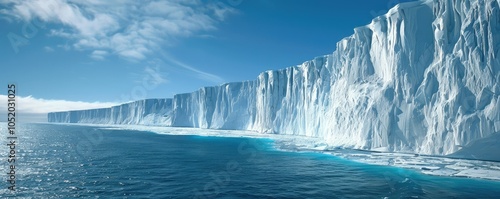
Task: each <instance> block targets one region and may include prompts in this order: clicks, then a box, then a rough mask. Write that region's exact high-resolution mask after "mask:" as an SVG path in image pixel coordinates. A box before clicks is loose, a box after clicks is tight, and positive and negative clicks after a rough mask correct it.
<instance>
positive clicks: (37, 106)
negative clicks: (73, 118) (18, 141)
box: [0, 95, 119, 114]
mask: <svg viewBox="0 0 500 199" xmlns="http://www.w3.org/2000/svg"><path fill="white" fill-rule="evenodd" d="M0 101H4V102H6V101H7V96H6V95H0ZM118 104H119V103H110V102H81V101H66V100H50V99H40V98H34V97H32V96H27V97H21V96H16V108H17V112H20V113H24V114H47V113H49V112H58V111H68V110H85V109H95V108H106V107H111V106H115V105H118ZM6 110H7V103H0V112H1V111H6Z"/></svg>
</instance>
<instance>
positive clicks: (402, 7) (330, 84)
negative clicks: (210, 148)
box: [49, 0, 500, 155]
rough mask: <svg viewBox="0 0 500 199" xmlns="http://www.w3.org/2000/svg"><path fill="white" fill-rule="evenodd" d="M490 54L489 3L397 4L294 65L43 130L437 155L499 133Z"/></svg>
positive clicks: (71, 118) (495, 25) (75, 114)
mask: <svg viewBox="0 0 500 199" xmlns="http://www.w3.org/2000/svg"><path fill="white" fill-rule="evenodd" d="M499 49H500V7H499V1H497V0H434V1H432V0H427V1H417V2H410V3H403V4H399V5H397V6H396V7H394V8H392V9H391V10H390V11H389V12H388V13H387V14H385V15H383V16H379V17H377V18H375V19H373V21H372V22H371V23H370V24H369V25H366V26H363V27H358V28H356V29H354V34H353V35H352V36H350V37H347V38H345V39H343V40H341V41H340V42H338V43H337V46H336V50H335V52H333V53H332V54H329V55H326V56H322V57H317V58H315V59H314V60H312V61H308V62H305V63H303V64H302V65H298V66H293V67H289V68H285V69H282V70H277V71H266V72H263V73H261V74H260V75H259V76H258V77H257V80H254V81H247V82H240V83H228V84H223V85H220V86H214V87H204V88H202V89H200V90H198V91H195V92H192V93H187V94H178V95H175V96H174V99H173V100H172V102H171V103H170V101H169V100H168V99H165V100H153V101H151V100H145V101H139V102H134V103H130V104H125V105H122V106H117V107H112V108H109V109H97V110H85V111H69V112H59V113H50V114H49V122H70V123H113V124H157V125H166V126H184V127H200V128H213V129H245V130H254V131H258V132H262V133H278V134H293V135H304V136H313V137H320V138H323V139H324V140H325V141H326V142H327V143H328V144H329V145H331V146H343V147H352V148H358V149H368V150H371V149H384V150H388V151H403V152H412V153H421V154H439V155H445V154H451V153H454V152H456V151H459V150H460V149H461V148H462V147H467V146H468V145H470V144H471V143H473V142H476V141H478V140H481V139H488V138H489V137H490V136H493V135H497V132H499V131H500V95H499V94H500V85H499V83H500V82H499V78H500V73H499V70H500V63H499V61H500V59H499Z"/></svg>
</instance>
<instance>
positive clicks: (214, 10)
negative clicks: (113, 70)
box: [0, 0, 236, 60]
mask: <svg viewBox="0 0 500 199" xmlns="http://www.w3.org/2000/svg"><path fill="white" fill-rule="evenodd" d="M0 5H3V6H4V7H5V9H1V10H0V14H2V15H5V16H10V18H16V19H21V20H25V21H30V20H34V19H40V20H41V21H42V22H46V23H53V24H61V25H62V26H61V28H60V29H54V30H51V31H50V35H52V36H58V37H64V38H66V39H68V40H69V41H71V42H72V43H71V48H73V49H77V50H89V51H90V52H91V55H90V56H91V57H92V58H94V59H103V58H104V57H105V56H104V55H102V52H109V53H112V54H115V55H118V56H120V57H123V58H125V59H131V60H142V59H145V58H147V57H148V55H149V54H151V53H152V52H155V51H157V50H160V49H161V46H170V45H172V44H173V43H174V42H175V41H176V40H177V39H178V38H181V37H189V36H194V35H196V34H205V33H204V32H206V31H210V30H214V29H216V25H217V23H218V22H220V21H223V20H224V19H225V18H226V17H227V16H228V15H230V14H231V13H235V12H236V10H235V9H234V8H232V7H230V6H227V5H225V4H224V3H221V2H217V1H213V2H212V1H211V3H207V2H205V3H203V2H201V1H199V0H190V1H181V0H163V1H158V0H149V1H135V0H108V1H100V0H87V1H77V0H19V1H13V0H2V1H0Z"/></svg>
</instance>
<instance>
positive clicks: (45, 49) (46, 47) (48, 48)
mask: <svg viewBox="0 0 500 199" xmlns="http://www.w3.org/2000/svg"><path fill="white" fill-rule="evenodd" d="M43 50H44V51H45V52H48V53H51V52H54V48H52V47H50V46H45V47H43Z"/></svg>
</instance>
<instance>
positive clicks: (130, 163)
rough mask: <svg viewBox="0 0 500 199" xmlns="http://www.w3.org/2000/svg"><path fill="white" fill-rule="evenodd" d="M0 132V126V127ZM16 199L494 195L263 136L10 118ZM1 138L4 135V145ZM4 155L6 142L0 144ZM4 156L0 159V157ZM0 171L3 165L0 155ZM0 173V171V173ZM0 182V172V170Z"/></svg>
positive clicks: (493, 185)
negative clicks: (282, 147) (284, 147)
mask: <svg viewBox="0 0 500 199" xmlns="http://www.w3.org/2000/svg"><path fill="white" fill-rule="evenodd" d="M0 124H1V125H2V127H0V130H1V132H2V135H6V133H4V131H5V130H6V127H5V125H4V124H5V123H0ZM18 133H19V135H18V136H19V139H18V141H19V144H18V152H17V153H18V154H17V155H18V160H17V166H16V168H17V170H16V174H17V176H16V177H17V179H18V180H17V183H16V186H17V191H16V192H11V191H9V190H7V182H6V180H2V183H1V184H2V187H1V188H2V189H0V194H1V195H0V196H2V197H7V196H15V197H16V198H183V199H184V198H252V199H253V198H498V196H499V195H500V182H498V181H491V180H480V179H467V178H456V177H438V176H429V175H424V174H421V173H418V172H415V171H411V170H405V169H400V168H395V167H385V166H375V165H367V164H361V163H356V162H351V161H348V160H344V159H341V158H337V157H334V156H331V155H325V154H321V153H314V152H300V153H298V152H286V151H279V150H276V149H275V148H274V142H273V141H272V140H268V139H250V138H221V137H202V136H185V135H184V136H181V135H164V134H156V133H150V132H140V131H130V130H119V129H101V128H100V127H91V126H66V125H51V124H19V127H18ZM4 142H5V141H4ZM0 150H1V151H0V152H1V153H2V154H3V156H4V157H5V156H6V154H7V148H6V146H5V145H4V147H2V148H0ZM4 160H5V158H4ZM2 167H3V168H5V169H6V168H7V162H6V160H5V161H2ZM2 171H4V169H2ZM2 173H3V175H1V176H2V178H4V179H6V178H7V175H6V174H5V173H6V172H2Z"/></svg>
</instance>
